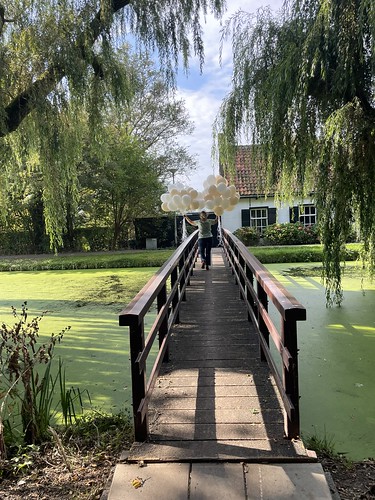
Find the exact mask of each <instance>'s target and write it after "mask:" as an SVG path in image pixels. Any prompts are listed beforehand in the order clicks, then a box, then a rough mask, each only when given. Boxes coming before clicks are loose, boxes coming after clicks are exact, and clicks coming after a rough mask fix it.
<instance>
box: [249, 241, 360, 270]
mask: <svg viewBox="0 0 375 500" xmlns="http://www.w3.org/2000/svg"><path fill="white" fill-rule="evenodd" d="M249 250H250V252H251V253H252V254H253V255H255V257H256V258H257V259H258V260H259V261H260V262H262V263H263V264H276V263H283V262H320V263H321V262H322V259H323V246H322V245H300V246H299V245H298V246H294V245H290V246H270V247H268V246H257V247H251V248H249ZM360 253H361V245H359V244H348V245H347V248H346V251H345V255H344V260H346V261H355V260H358V259H359V258H360ZM319 275H321V269H320V270H319Z"/></svg>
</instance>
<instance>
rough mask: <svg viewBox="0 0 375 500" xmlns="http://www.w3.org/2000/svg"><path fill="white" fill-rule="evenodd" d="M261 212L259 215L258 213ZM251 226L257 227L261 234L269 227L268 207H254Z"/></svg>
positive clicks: (251, 209)
mask: <svg viewBox="0 0 375 500" xmlns="http://www.w3.org/2000/svg"><path fill="white" fill-rule="evenodd" d="M257 212H259V213H257ZM250 226H251V227H255V228H256V229H257V231H259V233H263V231H264V230H265V229H266V227H267V226H268V208H267V207H252V208H250Z"/></svg>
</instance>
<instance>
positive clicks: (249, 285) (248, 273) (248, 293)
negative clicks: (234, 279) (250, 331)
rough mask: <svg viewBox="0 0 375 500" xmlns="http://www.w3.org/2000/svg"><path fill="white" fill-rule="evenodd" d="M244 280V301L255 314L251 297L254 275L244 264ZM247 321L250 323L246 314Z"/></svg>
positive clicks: (254, 305) (248, 315) (249, 317)
mask: <svg viewBox="0 0 375 500" xmlns="http://www.w3.org/2000/svg"><path fill="white" fill-rule="evenodd" d="M246 279H247V284H246V301H247V303H248V304H250V306H251V309H252V310H253V313H254V314H255V311H256V304H255V301H254V299H253V296H252V294H251V290H254V274H253V272H252V270H251V268H250V266H248V265H247V264H246ZM247 319H248V321H251V316H250V313H249V312H248V313H247Z"/></svg>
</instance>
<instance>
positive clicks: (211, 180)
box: [206, 175, 216, 186]
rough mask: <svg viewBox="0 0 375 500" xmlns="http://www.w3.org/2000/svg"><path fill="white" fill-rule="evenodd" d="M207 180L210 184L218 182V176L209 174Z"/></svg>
mask: <svg viewBox="0 0 375 500" xmlns="http://www.w3.org/2000/svg"><path fill="white" fill-rule="evenodd" d="M206 181H207V182H208V185H209V186H211V184H216V177H215V176H214V175H209V176H208V177H207V179H206Z"/></svg>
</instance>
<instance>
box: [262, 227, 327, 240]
mask: <svg viewBox="0 0 375 500" xmlns="http://www.w3.org/2000/svg"><path fill="white" fill-rule="evenodd" d="M264 238H265V241H266V244H270V245H312V244H314V243H319V233H318V228H317V226H304V225H303V224H301V223H300V222H295V223H292V222H287V223H284V224H271V225H270V226H267V227H266V229H265V230H264Z"/></svg>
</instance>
